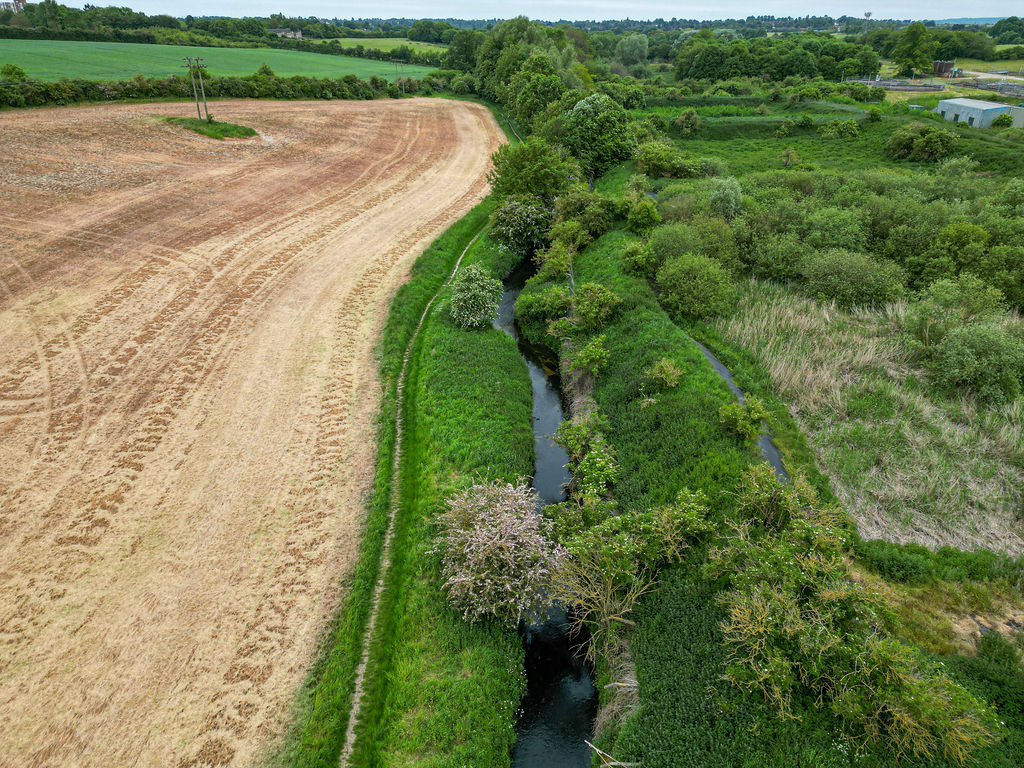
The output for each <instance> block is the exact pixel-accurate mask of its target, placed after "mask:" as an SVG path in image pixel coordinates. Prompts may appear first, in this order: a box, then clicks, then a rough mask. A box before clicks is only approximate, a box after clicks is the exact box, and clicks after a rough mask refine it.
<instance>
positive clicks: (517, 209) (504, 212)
mask: <svg viewBox="0 0 1024 768" xmlns="http://www.w3.org/2000/svg"><path fill="white" fill-rule="evenodd" d="M491 221H492V223H493V228H492V229H491V236H492V237H493V238H494V239H495V240H497V241H498V242H499V243H501V244H502V245H504V246H505V247H506V248H508V249H509V250H511V251H513V252H514V253H517V254H519V255H520V256H530V255H532V254H533V253H534V252H536V251H537V249H539V248H543V247H544V244H545V243H546V242H547V233H548V230H549V229H550V228H551V213H550V211H549V210H548V209H547V207H546V206H545V205H544V204H543V203H542V202H541V201H540V200H539V199H538V198H536V197H530V196H520V197H510V198H508V199H507V200H505V202H503V203H502V204H501V206H500V207H499V208H498V209H497V210H496V211H495V212H494V214H493V216H492V218H491Z"/></svg>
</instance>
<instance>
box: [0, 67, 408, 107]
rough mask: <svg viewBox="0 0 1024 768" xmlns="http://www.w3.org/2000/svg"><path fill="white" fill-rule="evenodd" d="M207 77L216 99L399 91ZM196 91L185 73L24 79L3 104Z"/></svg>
mask: <svg viewBox="0 0 1024 768" xmlns="http://www.w3.org/2000/svg"><path fill="white" fill-rule="evenodd" d="M204 80H205V88H206V95H207V96H209V97H211V98H247V99H374V98H381V97H388V96H390V97H397V96H399V95H400V91H399V89H398V87H397V86H396V85H395V84H394V83H389V82H388V81H387V80H385V79H384V78H381V77H374V78H371V79H370V81H366V80H360V79H359V78H357V77H356V76H355V75H346V76H344V77H341V78H316V77H304V76H298V75H296V76H294V77H278V76H277V75H275V74H274V73H273V71H271V70H270V68H269V67H267V66H265V65H264V66H263V67H261V68H260V69H259V70H258V71H257V72H255V73H254V74H252V75H247V76H245V77H217V76H209V78H208V79H204ZM414 90H415V89H414ZM191 95H192V86H191V83H190V82H189V80H188V78H185V77H182V76H180V75H171V76H170V77H164V78H158V77H143V76H142V75H137V76H135V77H132V78H130V79H127V80H117V81H105V80H77V79H76V80H58V81H52V82H47V81H42V80H25V81H22V82H13V81H11V82H5V83H4V87H3V88H0V107H38V106H44V105H47V104H57V105H64V104H76V103H80V102H86V101H117V100H120V99H165V98H177V99H181V98H189V97H191Z"/></svg>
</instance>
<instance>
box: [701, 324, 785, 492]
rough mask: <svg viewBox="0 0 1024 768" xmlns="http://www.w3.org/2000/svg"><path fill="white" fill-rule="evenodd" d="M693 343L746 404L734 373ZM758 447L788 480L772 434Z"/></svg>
mask: <svg viewBox="0 0 1024 768" xmlns="http://www.w3.org/2000/svg"><path fill="white" fill-rule="evenodd" d="M693 343H694V344H696V345H697V346H698V347H699V348H700V351H701V352H703V353H704V357H706V358H707V359H708V362H710V363H711V367H712V368H714V369H715V373H717V374H718V375H719V376H721V377H722V379H723V380H724V381H725V383H726V384H727V385H728V386H729V389H731V390H732V393H733V394H734V395H736V398H737V399H738V400H739V401H740V402H741V403H745V402H746V401H747V396H746V395H745V394H743V390H742V389H740V388H739V387H738V386H736V382H735V381H734V380H733V378H732V371H730V370H729V369H728V368H726V367H725V365H723V364H722V361H721V360H719V359H718V358H717V357H715V356H714V355H713V354H712V353H711V350H710V349H708V348H707V347H705V346H704V345H703V344H701V343H700V342H699V341H697V340H696V339H695V340H694V342H693ZM757 447H758V448H760V449H761V455H762V456H764V460H765V461H767V462H768V463H769V464H771V465H772V469H774V470H775V476H776V477H778V478H779V479H780V480H788V479H789V473H788V472H786V467H785V465H784V464H783V463H782V456H780V455H779V449H778V446H776V445H775V442H774V441H773V440H772V433H771V432H762V433H761V435H760V436H759V437H758V438H757Z"/></svg>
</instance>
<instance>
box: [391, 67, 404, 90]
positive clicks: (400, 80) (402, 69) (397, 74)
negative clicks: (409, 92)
mask: <svg viewBox="0 0 1024 768" xmlns="http://www.w3.org/2000/svg"><path fill="white" fill-rule="evenodd" d="M391 62H392V63H393V64H394V65H395V80H397V81H398V85H399V87H400V88H401V89H402V95H403V96H404V95H405V61H403V60H402V59H392V60H391ZM399 70H401V76H399Z"/></svg>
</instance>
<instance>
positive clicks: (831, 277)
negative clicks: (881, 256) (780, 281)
mask: <svg viewBox="0 0 1024 768" xmlns="http://www.w3.org/2000/svg"><path fill="white" fill-rule="evenodd" d="M803 276H804V288H805V290H806V291H807V293H809V294H810V295H811V296H813V297H815V298H816V299H818V300H819V301H835V302H836V304H838V305H839V306H841V307H847V308H848V307H852V306H855V305H872V304H884V303H886V302H889V301H893V300H894V299H897V298H899V297H900V296H902V295H903V293H904V290H905V288H904V280H905V278H904V275H903V270H901V269H900V268H899V267H898V266H897V265H896V264H892V263H890V262H879V261H875V260H874V259H872V258H871V257H870V256H867V255H865V254H862V253H852V252H850V251H845V250H841V249H838V248H836V249H832V250H828V251H825V252H823V253H820V254H816V255H812V256H810V257H809V258H808V259H807V260H806V261H805V262H804V265H803Z"/></svg>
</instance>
